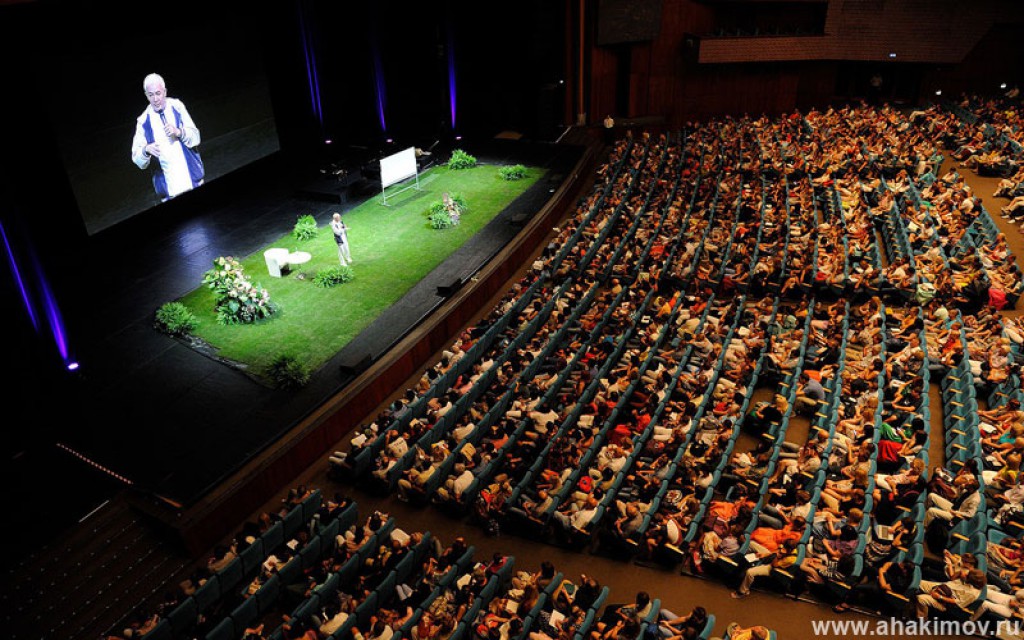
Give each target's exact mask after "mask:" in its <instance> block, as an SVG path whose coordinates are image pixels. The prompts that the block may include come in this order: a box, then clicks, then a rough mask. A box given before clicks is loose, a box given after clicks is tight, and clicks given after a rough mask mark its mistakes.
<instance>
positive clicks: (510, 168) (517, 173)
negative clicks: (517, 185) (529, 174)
mask: <svg viewBox="0 0 1024 640" xmlns="http://www.w3.org/2000/svg"><path fill="white" fill-rule="evenodd" d="M498 175H500V176H501V177H502V178H504V179H506V180H522V179H523V178H525V177H526V167H524V166H523V165H521V164H512V165H506V166H504V167H502V168H500V169H498Z"/></svg>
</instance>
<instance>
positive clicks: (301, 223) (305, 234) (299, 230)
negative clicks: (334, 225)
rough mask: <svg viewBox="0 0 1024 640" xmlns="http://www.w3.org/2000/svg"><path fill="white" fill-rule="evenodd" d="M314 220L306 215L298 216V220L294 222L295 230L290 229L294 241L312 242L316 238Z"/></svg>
mask: <svg viewBox="0 0 1024 640" xmlns="http://www.w3.org/2000/svg"><path fill="white" fill-rule="evenodd" d="M316 234H317V228H316V218H314V217H313V216H311V215H309V214H306V215H304V216H299V219H298V220H297V221H296V222H295V228H294V229H292V235H293V236H295V239H296V240H302V241H303V242H305V241H306V240H312V239H313V238H315V237H316Z"/></svg>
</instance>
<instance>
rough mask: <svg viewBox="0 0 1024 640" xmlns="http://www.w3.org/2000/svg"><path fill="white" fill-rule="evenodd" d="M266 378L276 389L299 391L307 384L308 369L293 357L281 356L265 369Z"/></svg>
mask: <svg viewBox="0 0 1024 640" xmlns="http://www.w3.org/2000/svg"><path fill="white" fill-rule="evenodd" d="M267 377H268V378H270V381H271V382H272V383H273V384H274V386H275V387H276V388H278V389H299V388H301V387H304V386H306V383H308V382H309V369H308V368H307V367H306V366H305V365H304V364H302V363H301V362H299V360H298V359H297V358H296V357H295V356H292V355H288V354H281V355H279V356H277V357H276V358H274V361H273V362H271V363H270V366H269V367H267Z"/></svg>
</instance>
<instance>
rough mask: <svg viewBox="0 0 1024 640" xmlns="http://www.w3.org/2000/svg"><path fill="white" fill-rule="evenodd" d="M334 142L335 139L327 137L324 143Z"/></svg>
mask: <svg viewBox="0 0 1024 640" xmlns="http://www.w3.org/2000/svg"><path fill="white" fill-rule="evenodd" d="M332 142H334V141H333V140H331V139H330V138H327V139H326V140H324V144H331V143H332Z"/></svg>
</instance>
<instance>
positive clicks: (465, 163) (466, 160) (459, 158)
mask: <svg viewBox="0 0 1024 640" xmlns="http://www.w3.org/2000/svg"><path fill="white" fill-rule="evenodd" d="M475 166H476V157H475V156H471V155H469V154H468V153H466V152H465V151H463V150H462V149H456V150H455V151H452V157H451V158H449V159H448V168H449V169H452V170H454V171H458V170H460V169H469V168H470V167H475Z"/></svg>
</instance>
